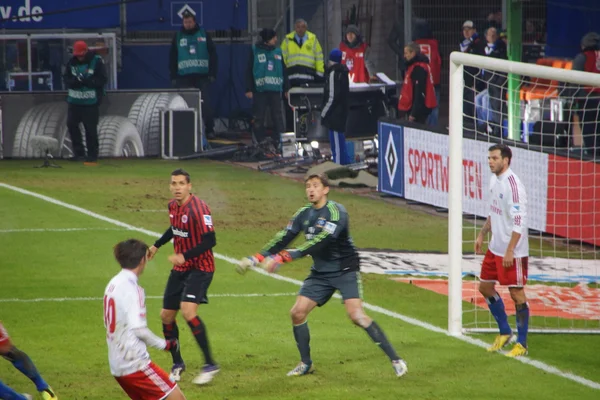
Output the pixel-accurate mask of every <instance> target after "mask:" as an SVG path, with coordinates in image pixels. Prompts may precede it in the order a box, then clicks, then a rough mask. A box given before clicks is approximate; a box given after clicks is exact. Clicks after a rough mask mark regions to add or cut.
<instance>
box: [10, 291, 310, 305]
mask: <svg viewBox="0 0 600 400" xmlns="http://www.w3.org/2000/svg"><path fill="white" fill-rule="evenodd" d="M297 294H298V293H296V292H290V293H216V294H210V295H208V297H234V298H237V297H242V298H248V297H285V296H296V295H297ZM162 298H163V296H146V299H162ZM65 301H102V297H47V298H37V299H0V303H46V302H57V303H62V302H65Z"/></svg>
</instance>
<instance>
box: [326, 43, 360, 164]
mask: <svg viewBox="0 0 600 400" xmlns="http://www.w3.org/2000/svg"><path fill="white" fill-rule="evenodd" d="M341 62H342V51H341V50H340V49H333V50H331V53H330V54H329V67H328V68H327V70H326V71H325V90H324V93H323V106H322V107H321V124H322V125H323V126H325V127H326V128H327V129H329V140H330V143H331V155H332V159H333V162H335V163H337V164H341V165H345V164H350V163H351V162H352V161H351V160H350V159H349V157H348V150H347V149H346V137H345V135H344V132H346V121H347V119H348V95H349V94H350V79H349V78H348V73H349V71H348V67H346V65H344V64H341Z"/></svg>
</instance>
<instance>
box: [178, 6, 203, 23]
mask: <svg viewBox="0 0 600 400" xmlns="http://www.w3.org/2000/svg"><path fill="white" fill-rule="evenodd" d="M202 9H203V4H202V2H201V1H173V2H171V25H172V26H181V25H182V24H183V16H184V14H188V13H189V14H191V15H193V16H194V18H195V19H196V22H197V23H198V25H200V26H202Z"/></svg>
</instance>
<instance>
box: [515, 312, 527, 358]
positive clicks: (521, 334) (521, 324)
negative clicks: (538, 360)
mask: <svg viewBox="0 0 600 400" xmlns="http://www.w3.org/2000/svg"><path fill="white" fill-rule="evenodd" d="M515 307H516V309H517V332H518V339H517V342H518V343H521V344H522V345H523V347H525V348H527V331H528V330H529V306H528V305H527V303H523V304H517V305H516V306H515Z"/></svg>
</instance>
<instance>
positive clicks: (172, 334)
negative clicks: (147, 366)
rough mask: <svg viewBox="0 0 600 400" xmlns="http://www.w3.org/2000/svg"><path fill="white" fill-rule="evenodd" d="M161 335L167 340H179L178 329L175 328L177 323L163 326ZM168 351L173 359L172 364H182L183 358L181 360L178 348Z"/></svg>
mask: <svg viewBox="0 0 600 400" xmlns="http://www.w3.org/2000/svg"><path fill="white" fill-rule="evenodd" d="M163 335H164V336H165V339H167V340H169V339H179V328H178V327H177V322H173V323H172V324H163ZM179 347H181V346H179ZM170 351H171V356H172V357H173V364H183V358H181V350H180V348H177V349H175V348H173V349H171V350H170Z"/></svg>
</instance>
